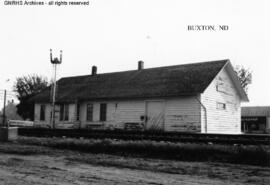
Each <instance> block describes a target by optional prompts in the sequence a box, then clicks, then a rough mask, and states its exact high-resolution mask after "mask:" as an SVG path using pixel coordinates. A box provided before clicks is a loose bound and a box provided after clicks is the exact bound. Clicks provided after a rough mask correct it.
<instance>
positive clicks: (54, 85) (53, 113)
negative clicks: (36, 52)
mask: <svg viewBox="0 0 270 185" xmlns="http://www.w3.org/2000/svg"><path fill="white" fill-rule="evenodd" d="M50 59H51V63H52V64H53V70H54V77H53V95H52V128H53V129H54V128H55V98H56V69H57V64H61V63H62V50H60V58H59V59H58V58H54V59H53V57H52V49H50Z"/></svg>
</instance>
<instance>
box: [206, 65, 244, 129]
mask: <svg viewBox="0 0 270 185" xmlns="http://www.w3.org/2000/svg"><path fill="white" fill-rule="evenodd" d="M217 86H218V89H219V90H217ZM201 102H202V104H203V105H204V106H205V108H206V111H207V133H227V134H239V133H241V108H240V103H241V100H240V97H239V95H238V93H237V91H236V89H235V86H234V84H233V81H232V79H231V77H230V76H229V75H228V72H227V70H226V67H225V68H224V69H222V71H221V72H220V73H219V74H218V75H217V76H216V77H215V79H214V80H213V81H212V82H211V84H210V85H209V86H208V87H207V89H206V90H205V92H204V93H203V94H202V95H201ZM217 103H225V105H226V108H225V109H224V110H223V109H220V108H218V107H217ZM204 125H205V119H203V117H202V128H203V129H202V130H203V132H205V129H204V128H205V126H204Z"/></svg>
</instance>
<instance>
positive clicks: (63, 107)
mask: <svg viewBox="0 0 270 185" xmlns="http://www.w3.org/2000/svg"><path fill="white" fill-rule="evenodd" d="M68 120H69V104H60V115H59V121H68Z"/></svg>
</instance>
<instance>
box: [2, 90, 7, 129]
mask: <svg viewBox="0 0 270 185" xmlns="http://www.w3.org/2000/svg"><path fill="white" fill-rule="evenodd" d="M6 99H7V90H4V108H3V126H6Z"/></svg>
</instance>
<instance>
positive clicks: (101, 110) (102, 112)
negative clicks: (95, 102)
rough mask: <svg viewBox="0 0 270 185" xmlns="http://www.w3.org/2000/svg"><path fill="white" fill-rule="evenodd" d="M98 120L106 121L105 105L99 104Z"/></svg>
mask: <svg viewBox="0 0 270 185" xmlns="http://www.w3.org/2000/svg"><path fill="white" fill-rule="evenodd" d="M99 120H100V121H107V103H100V107H99Z"/></svg>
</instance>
